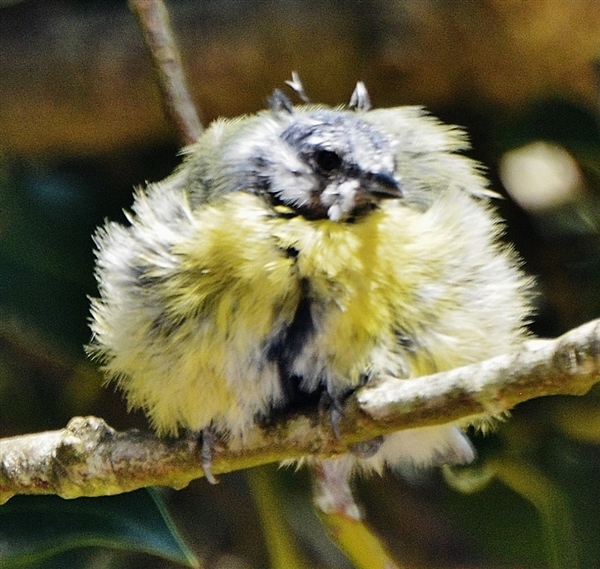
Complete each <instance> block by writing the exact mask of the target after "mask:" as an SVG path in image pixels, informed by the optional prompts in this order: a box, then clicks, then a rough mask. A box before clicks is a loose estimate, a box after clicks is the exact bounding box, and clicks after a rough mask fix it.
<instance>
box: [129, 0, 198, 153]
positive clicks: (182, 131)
mask: <svg viewBox="0 0 600 569" xmlns="http://www.w3.org/2000/svg"><path fill="white" fill-rule="evenodd" d="M129 7H130V8H131V10H132V12H133V13H134V14H135V15H136V17H137V19H138V23H139V26H140V28H141V30H142V33H143V35H144V41H145V43H146V46H147V48H148V51H149V52H150V58H151V60H152V63H153V65H154V70H155V72H156V76H157V79H158V84H159V87H160V90H161V94H162V101H163V104H164V106H165V110H166V113H167V117H168V118H169V120H170V121H171V122H172V123H173V125H174V126H175V128H176V129H177V133H178V135H179V139H180V141H181V143H182V145H184V146H185V145H188V144H191V143H193V142H195V141H196V140H198V137H199V136H200V134H201V133H202V124H201V123H200V119H199V118H198V113H197V112H196V107H195V106H194V103H193V101H192V97H191V95H190V92H189V89H188V85H187V81H186V79H185V75H184V73H183V69H182V65H181V58H180V56H179V49H178V47H177V44H176V43H175V39H174V36H173V31H172V29H171V22H170V19H169V14H168V12H167V9H166V7H165V5H164V3H163V1H162V0H129Z"/></svg>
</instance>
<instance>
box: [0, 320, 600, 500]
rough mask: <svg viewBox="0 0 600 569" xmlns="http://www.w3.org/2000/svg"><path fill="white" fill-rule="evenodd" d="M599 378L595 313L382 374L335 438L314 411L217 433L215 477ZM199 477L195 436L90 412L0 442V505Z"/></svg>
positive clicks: (358, 397) (497, 409)
mask: <svg viewBox="0 0 600 569" xmlns="http://www.w3.org/2000/svg"><path fill="white" fill-rule="evenodd" d="M598 381H600V320H594V321H592V322H589V323H587V324H584V325H583V326H580V327H579V328H575V329H574V330H571V331H570V332H567V333H566V334H564V335H563V336H561V337H559V338H557V339H555V340H531V341H528V342H526V343H525V344H524V345H523V347H522V348H521V349H520V350H519V351H517V352H515V353H513V354H507V355H503V356H499V357H496V358H492V359H489V360H486V361H484V362H481V363H477V364H474V365H469V366H465V367H461V368H457V369H455V370H451V371H449V372H444V373H438V374H435V375H431V376H425V377H420V378H415V379H409V380H402V381H399V380H397V379H393V378H382V379H381V381H380V382H378V383H377V385H370V386H366V387H364V388H362V389H360V390H358V391H357V392H356V393H355V395H354V396H352V397H351V398H350V399H349V400H348V402H347V404H346V406H345V410H344V411H345V412H344V416H343V418H342V420H341V425H340V428H341V433H342V438H341V439H337V438H336V436H335V434H334V433H333V431H332V428H331V421H330V418H329V416H328V415H327V414H326V413H325V414H324V413H319V412H318V411H313V412H309V413H306V414H300V415H295V416H291V417H283V418H281V419H279V420H276V421H273V422H272V424H270V425H267V426H256V427H255V428H253V429H251V430H250V431H249V432H248V433H247V436H246V437H245V439H244V441H240V440H237V439H233V440H230V441H227V440H220V441H218V443H217V446H216V448H215V452H214V459H213V465H212V467H213V468H212V469H213V471H214V473H215V474H219V473H225V472H230V471H233V470H241V469H244V468H249V467H252V466H257V465H259V464H265V463H269V462H276V461H281V460H285V459H294V458H299V457H301V456H305V455H315V456H320V457H324V458H327V457H332V456H335V455H338V454H341V453H344V452H347V449H348V446H349V445H351V444H353V443H356V442H358V441H361V440H368V439H370V438H372V437H375V436H377V435H381V434H386V433H390V432H393V431H397V430H400V429H408V428H415V427H422V426H427V425H436V424H443V423H448V422H451V421H461V420H463V421H468V420H471V419H473V418H475V417H477V416H480V415H486V414H498V413H501V412H503V411H507V410H509V409H511V408H512V407H513V406H515V405H516V404H517V403H520V402H522V401H526V400H528V399H532V398H535V397H541V396H545V395H557V394H563V395H582V394H584V393H586V392H587V391H588V390H589V389H590V388H591V387H592V385H594V384H595V383H596V382H598ZM201 476H202V469H201V468H200V454H199V448H198V445H197V444H196V439H195V438H194V437H191V436H190V437H187V438H186V437H184V438H180V439H159V438H157V437H156V436H155V435H153V434H152V433H149V432H140V431H137V430H131V431H125V432H117V431H115V430H113V429H111V428H110V427H109V426H107V425H106V423H104V421H103V420H102V419H97V418H95V417H87V418H81V417H76V418H74V419H72V420H71V422H70V423H69V425H68V426H67V427H66V428H65V429H63V430H59V431H51V432H46V433H37V434H31V435H24V436H19V437H13V438H9V439H4V440H0V503H2V502H5V501H6V500H8V499H9V498H11V497H12V496H14V495H15V494H58V495H59V496H62V497H64V498H75V497H78V496H98V495H108V494H117V493H120V492H127V491H131V490H134V489H136V488H140V487H143V486H155V485H165V486H173V487H175V488H181V487H184V486H186V485H187V484H188V483H189V482H190V481H191V480H193V479H194V478H199V477H201Z"/></svg>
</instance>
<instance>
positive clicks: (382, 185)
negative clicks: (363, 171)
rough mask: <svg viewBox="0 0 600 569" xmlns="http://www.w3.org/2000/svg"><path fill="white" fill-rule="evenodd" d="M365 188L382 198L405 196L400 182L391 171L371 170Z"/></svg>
mask: <svg viewBox="0 0 600 569" xmlns="http://www.w3.org/2000/svg"><path fill="white" fill-rule="evenodd" d="M364 189H365V190H366V191H367V192H368V193H370V194H371V195H372V196H374V197H376V198H380V199H392V198H393V199H398V198H403V197H404V191H403V190H402V186H401V185H400V182H399V181H398V180H397V179H396V177H395V176H394V175H393V174H391V173H390V172H371V173H370V174H369V175H368V177H367V180H366V183H365V186H364Z"/></svg>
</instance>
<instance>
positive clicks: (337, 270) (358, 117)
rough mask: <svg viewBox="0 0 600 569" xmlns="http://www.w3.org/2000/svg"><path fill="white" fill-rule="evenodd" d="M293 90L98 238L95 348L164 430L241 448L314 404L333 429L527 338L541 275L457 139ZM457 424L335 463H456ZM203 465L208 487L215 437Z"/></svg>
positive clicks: (464, 457)
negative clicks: (418, 382) (535, 280)
mask: <svg viewBox="0 0 600 569" xmlns="http://www.w3.org/2000/svg"><path fill="white" fill-rule="evenodd" d="M289 84H290V85H291V86H292V88H293V89H294V90H295V91H296V92H297V93H298V95H299V96H300V98H301V99H302V100H303V102H302V103H301V104H298V105H294V104H293V103H292V102H291V100H290V99H289V98H288V96H287V95H285V94H284V93H283V92H282V91H280V90H276V91H275V92H274V94H273V96H272V97H271V99H270V102H269V106H268V108H266V109H264V110H262V111H259V112H257V113H255V114H252V115H246V116H242V117H238V118H233V119H217V120H215V121H214V122H213V123H212V124H211V125H210V126H209V127H208V128H207V129H206V131H205V132H204V133H203V134H202V135H201V136H200V138H199V139H198V140H197V142H195V143H194V144H192V145H191V146H189V147H187V148H185V149H184V150H183V160H182V163H181V165H180V166H179V167H178V168H177V169H176V170H175V171H174V173H173V174H172V175H170V176H169V177H168V178H166V179H165V180H163V181H160V182H156V183H149V184H147V186H146V187H145V188H139V189H137V190H136V192H135V194H134V198H133V205H132V207H131V210H130V211H128V212H127V213H126V216H127V223H125V224H124V223H118V222H114V221H107V222H106V223H105V224H104V225H103V226H102V227H100V228H99V229H98V230H97V232H96V234H95V236H94V241H95V246H96V249H95V254H96V271H95V275H96V279H97V284H98V296H97V297H96V298H93V299H92V300H91V316H90V322H91V330H92V339H91V341H90V344H89V346H88V351H89V353H90V354H91V356H92V357H93V358H96V359H97V360H98V361H99V362H100V365H101V368H102V370H103V372H104V374H105V376H106V378H107V382H109V383H113V384H115V385H116V387H117V389H119V390H120V391H121V392H122V393H123V395H124V397H125V399H126V400H127V403H128V405H129V407H130V408H141V409H142V410H143V411H144V412H145V413H146V415H147V417H148V419H149V422H150V424H151V426H152V427H153V428H154V429H155V431H156V432H157V433H158V435H161V436H165V435H170V436H175V435H178V434H181V433H182V432H188V431H189V432H192V433H199V434H204V435H205V439H206V441H210V440H211V436H210V433H220V434H223V433H224V434H226V436H229V437H241V438H242V439H243V437H244V434H245V433H246V432H247V431H248V430H249V429H250V428H252V427H253V426H254V425H256V424H257V423H261V422H263V421H265V420H268V419H269V418H270V417H271V416H272V415H273V413H276V412H281V411H284V412H285V411H286V410H287V409H291V408H293V407H294V406H295V405H304V404H306V405H312V404H314V403H315V401H322V400H323V398H325V399H326V400H327V401H328V402H329V404H330V406H331V408H332V410H333V411H332V417H334V416H335V414H336V410H339V409H341V407H342V405H343V402H344V400H345V398H347V397H348V396H349V394H351V393H353V392H354V391H355V390H356V389H358V388H359V387H361V386H364V385H368V384H370V383H373V382H376V381H377V380H378V378H381V377H391V378H394V379H397V380H398V381H402V380H403V379H408V378H412V379H414V378H418V377H421V376H427V375H428V374H432V373H436V372H440V371H445V370H449V369H452V368H455V367H458V366H461V365H466V364H470V363H473V362H477V361H480V360H483V359H486V358H490V357H493V356H496V355H499V354H502V353H505V352H508V351H511V350H512V349H515V348H516V347H518V346H519V345H520V344H521V343H522V342H523V341H524V339H525V338H527V336H528V332H527V324H528V321H529V318H530V315H531V312H532V292H531V290H532V281H531V279H530V278H529V277H528V276H527V275H526V274H525V273H524V271H523V270H522V262H521V260H520V258H519V256H518V255H517V254H516V252H515V251H514V248H513V247H511V246H510V245H507V244H505V243H504V241H503V239H502V235H503V222H502V220H501V218H500V216H499V215H498V213H497V212H496V210H495V208H494V206H493V203H492V202H493V199H494V198H495V197H496V194H495V193H494V192H492V191H491V190H490V189H489V187H488V182H487V180H486V178H485V176H484V173H483V168H482V167H481V166H480V164H479V163H477V162H475V161H474V160H472V159H471V158H469V157H468V156H466V155H465V152H466V151H467V150H468V148H469V143H468V140H467V137H466V135H465V133H464V131H463V130H462V129H460V128H458V127H456V126H451V125H446V124H444V123H442V122H440V121H439V120H438V119H436V118H435V117H433V116H432V115H430V114H428V113H427V112H426V111H425V110H424V109H423V108H421V107H417V106H401V107H395V108H382V109H373V108H372V107H371V103H370V100H369V97H368V94H367V91H366V88H365V86H364V84H362V83H358V84H357V87H356V89H355V91H354V93H353V95H352V98H351V100H350V104H348V105H346V106H339V107H329V106H326V105H319V104H312V103H310V102H308V98H307V97H306V94H305V92H304V89H303V87H302V85H301V83H300V81H299V79H298V78H297V76H296V75H294V77H293V80H292V82H289ZM423 381H424V384H423V385H424V390H426V383H425V382H426V380H425V379H424V380H423ZM338 418H339V415H338ZM485 420H486V418H479V421H480V422H481V423H483V422H485ZM332 423H333V426H334V428H335V424H336V421H335V420H332ZM464 427H465V425H464V424H459V423H452V424H447V425H439V426H428V427H421V428H414V429H408V430H403V431H399V432H397V433H392V434H390V435H386V436H385V437H383V438H382V439H381V440H379V441H378V443H377V444H374V445H372V446H370V447H364V448H363V449H362V451H360V449H359V450H358V451H357V452H355V453H352V452H350V453H348V454H347V455H344V456H342V457H340V458H339V459H332V460H339V464H340V468H341V469H342V470H344V471H345V472H346V471H347V472H348V473H349V474H348V476H350V475H352V473H354V472H365V473H368V472H382V471H383V470H384V469H385V468H391V469H399V470H402V469H403V468H421V467H429V466H436V465H440V464H466V463H469V462H471V461H472V460H473V459H474V457H475V452H474V449H473V446H472V444H471V442H470V441H469V439H468V437H467V436H466V434H465V433H464V430H463V428H464ZM203 466H204V467H205V473H206V476H207V478H209V480H211V481H214V477H213V476H212V473H211V472H210V443H207V445H205V446H204V447H203Z"/></svg>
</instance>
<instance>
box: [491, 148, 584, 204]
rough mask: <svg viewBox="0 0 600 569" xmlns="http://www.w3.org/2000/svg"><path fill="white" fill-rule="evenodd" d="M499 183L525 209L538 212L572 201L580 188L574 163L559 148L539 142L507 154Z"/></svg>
mask: <svg viewBox="0 0 600 569" xmlns="http://www.w3.org/2000/svg"><path fill="white" fill-rule="evenodd" d="M499 174H500V179H501V180H502V183H503V184H504V187H505V188H506V191H507V192H508V193H509V194H510V195H511V197H512V198H513V199H514V200H515V201H516V202H517V203H518V204H519V205H520V206H521V207H522V208H524V209H526V210H529V211H540V210H545V209H550V208H555V207H558V206H560V205H562V204H565V203H568V202H570V201H572V200H573V199H574V198H575V196H576V194H577V193H578V192H579V190H580V189H581V188H582V186H583V176H582V174H581V170H580V169H579V166H578V165H577V162H576V161H575V159H574V158H573V156H571V154H569V152H567V150H565V149H564V148H563V147H562V146H558V145H556V144H552V143H550V142H544V141H538V142H533V143H531V144H528V145H527V146H522V147H521V148H517V149H515V150H511V151H510V152H507V153H506V154H505V155H504V156H503V157H502V159H501V161H500V169H499Z"/></svg>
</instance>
